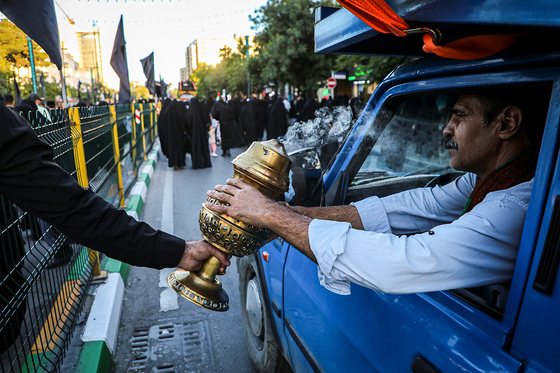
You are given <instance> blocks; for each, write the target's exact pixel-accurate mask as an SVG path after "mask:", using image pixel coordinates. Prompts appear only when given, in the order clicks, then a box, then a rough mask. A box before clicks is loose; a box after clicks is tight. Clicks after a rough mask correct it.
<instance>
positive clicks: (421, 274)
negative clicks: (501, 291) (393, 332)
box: [309, 176, 532, 294]
mask: <svg viewBox="0 0 560 373" xmlns="http://www.w3.org/2000/svg"><path fill="white" fill-rule="evenodd" d="M466 178H467V179H469V178H470V176H466ZM461 179H462V178H461ZM464 181H466V180H462V181H461V180H457V181H456V182H457V183H461V182H464ZM467 181H468V180H467ZM531 187H532V181H530V182H526V183H522V184H519V185H517V186H515V187H513V188H510V189H507V190H502V191H498V192H493V193H489V194H488V195H487V196H486V198H485V199H484V201H482V202H481V203H479V204H478V205H477V206H475V207H474V208H473V210H472V211H471V212H469V213H467V214H464V215H463V216H461V217H460V218H458V219H457V215H455V219H456V220H455V219H453V218H452V216H453V214H444V216H443V218H440V217H438V216H436V215H434V216H432V215H431V214H432V213H434V212H435V211H437V210H438V209H440V208H442V207H443V206H440V205H439V204H438V203H437V201H436V200H438V198H439V200H440V201H444V200H447V198H440V197H441V195H440V193H444V194H445V193H455V192H456V191H452V189H453V188H445V187H443V188H440V189H441V190H439V191H438V190H436V189H437V188H434V189H433V190H431V191H430V192H424V191H420V192H419V194H418V196H419V197H420V198H421V201H423V202H422V204H427V205H428V206H431V207H432V209H431V210H430V209H428V210H429V211H426V217H424V218H423V217H422V214H421V213H420V211H421V210H422V209H421V208H419V207H418V206H419V205H420V202H418V201H417V200H415V199H413V198H412V199H410V201H412V202H415V203H416V205H413V206H401V207H399V208H396V207H395V208H393V207H390V209H389V212H388V213H385V214H384V215H383V214H382V212H383V208H384V207H385V208H386V206H393V205H395V206H396V203H397V201H396V199H395V201H391V202H390V203H385V201H386V199H382V200H380V199H375V198H374V199H372V200H371V201H369V202H368V203H371V205H372V206H373V208H374V209H375V210H374V211H376V213H378V214H380V215H377V217H378V218H379V220H380V221H381V223H377V224H376V223H371V224H370V223H369V222H368V224H367V226H368V229H369V228H376V229H375V230H376V231H377V232H372V231H361V230H356V229H352V228H351V227H350V224H348V223H341V222H332V221H323V220H313V221H312V222H311V224H310V226H309V241H310V244H311V250H312V251H313V253H314V254H315V257H316V258H317V261H318V265H319V267H318V268H319V280H320V282H321V284H323V286H325V287H326V288H327V289H329V290H332V291H334V292H336V293H339V294H349V293H350V283H351V282H354V283H357V284H360V285H363V286H366V287H369V288H373V289H375V290H379V291H383V292H387V293H417V292H427V291H436V290H447V289H458V288H464V287H472V286H483V285H488V284H495V283H500V282H504V281H507V280H509V279H510V278H511V275H512V273H513V269H514V266H515V259H516V257H517V249H518V246H519V242H520V240H521V234H522V231H523V224H524V222H525V216H526V214H527V208H528V204H529V197H530V194H531ZM461 188H462V186H461V185H458V186H457V188H456V189H457V190H459V191H461ZM463 192H464V190H463ZM463 192H461V194H462V193H463ZM415 193H416V191H415V192H414V193H412V194H409V196H410V195H415ZM426 193H432V194H433V197H434V201H436V202H433V203H431V202H430V200H431V199H430V198H428V197H427V194H426ZM469 193H470V192H469ZM407 194H408V193H407ZM442 195H443V194H442ZM410 201H409V202H410ZM358 205H361V203H360V204H358ZM459 205H460V204H457V206H454V207H451V209H453V210H454V211H455V212H456V211H459V210H460V211H462V208H463V206H459ZM364 206H365V205H364ZM364 206H361V207H360V208H359V211H360V214H361V213H362V211H361V209H362V207H364ZM395 209H396V210H399V211H402V214H403V215H404V212H406V211H408V212H411V215H413V216H416V215H417V217H418V218H417V219H415V218H411V219H410V220H408V221H407V219H404V220H403V221H404V222H400V223H398V224H397V226H399V228H397V229H396V228H395V227H394V226H392V223H393V222H394V221H397V220H399V219H398V218H397V217H396V216H398V215H400V214H401V213H398V214H396V215H395V214H394V213H395ZM460 211H459V214H460ZM360 216H361V217H362V215H360ZM389 216H391V217H389ZM362 219H363V217H362ZM449 219H451V220H452V222H451V223H448V222H447V220H449ZM363 220H365V219H363ZM374 220H375V219H374ZM434 221H436V222H437V221H442V222H443V223H442V224H439V225H437V226H432V227H430V228H429V229H430V231H429V232H425V233H420V234H416V235H412V236H406V235H402V236H397V235H395V234H391V233H387V232H388V231H390V230H391V229H392V230H393V231H395V230H398V231H400V230H408V229H411V228H412V226H420V227H428V226H429V225H430V224H429V223H427V222H434ZM389 222H390V223H391V225H389V224H388V223H389ZM405 223H406V224H405ZM408 223H411V224H408ZM364 224H365V223H364ZM378 232H380V233H378Z"/></svg>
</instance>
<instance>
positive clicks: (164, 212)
mask: <svg viewBox="0 0 560 373" xmlns="http://www.w3.org/2000/svg"><path fill="white" fill-rule="evenodd" d="M161 230H162V231H164V232H167V233H169V234H173V171H172V170H171V171H170V170H167V171H165V181H164V184H163V200H162V202H161Z"/></svg>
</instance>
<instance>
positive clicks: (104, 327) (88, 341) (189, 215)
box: [62, 148, 256, 373]
mask: <svg viewBox="0 0 560 373" xmlns="http://www.w3.org/2000/svg"><path fill="white" fill-rule="evenodd" d="M154 150H156V149H154ZM244 150H245V149H244V148H238V149H233V150H232V153H233V154H232V157H217V158H212V163H213V167H212V168H209V169H202V170H193V169H190V168H189V167H188V166H190V163H189V162H190V159H189V156H187V168H186V169H184V170H179V171H173V169H171V168H168V167H167V160H166V159H165V157H161V158H159V157H158V154H157V153H156V154H152V153H150V159H149V160H148V161H147V162H146V165H145V166H143V167H142V177H141V178H139V180H138V183H137V184H135V185H134V187H133V192H132V195H131V196H130V197H129V199H128V201H127V202H128V203H127V205H128V208H127V210H128V213H129V214H130V215H133V216H135V217H136V216H140V217H141V220H142V221H145V222H146V223H148V224H150V225H151V226H153V227H154V228H156V229H158V228H159V229H161V230H163V231H165V232H168V233H171V234H175V235H176V236H179V237H181V238H183V239H185V240H187V241H190V240H198V239H200V238H201V236H200V230H199V227H198V213H199V211H200V206H201V204H202V202H203V201H204V199H205V195H206V191H207V190H208V189H211V188H213V186H214V185H216V184H219V183H224V182H225V180H226V179H227V178H229V177H231V176H232V175H233V167H232V164H231V160H232V159H233V158H234V157H235V156H236V155H238V154H239V153H241V152H242V151H244ZM102 269H105V270H108V271H109V272H110V273H109V278H108V280H107V282H106V283H104V284H103V285H99V286H98V287H97V289H93V290H95V294H94V295H92V296H91V297H92V298H94V300H93V304H91V308H88V305H86V309H90V310H91V311H90V314H89V315H88V317H87V322H85V325H84V326H83V327H81V328H78V329H77V330H76V332H75V333H76V335H75V338H74V339H80V334H81V333H82V331H83V337H82V338H81V340H79V341H78V342H77V344H78V346H76V347H74V348H73V347H71V349H74V350H76V351H79V356H77V357H73V358H70V357H69V359H68V361H65V364H63V366H68V368H67V369H63V370H62V372H63V373H70V372H72V373H73V372H80V373H82V372H86V373H89V372H96V373H105V372H116V373H121V372H131V371H134V372H138V373H141V372H145V373H148V372H153V371H157V372H159V371H160V369H163V367H167V368H166V369H170V370H169V371H176V372H205V373H218V372H219V373H221V372H224V371H229V372H243V373H256V370H255V369H254V367H253V365H252V363H251V360H250V358H249V356H248V352H247V349H246V347H245V340H244V335H243V329H242V323H241V318H240V312H239V310H240V307H241V306H240V304H239V291H238V277H237V271H236V266H235V260H233V263H232V266H231V267H230V268H229V269H228V273H227V275H225V276H222V277H221V278H220V280H221V281H222V283H223V286H224V289H225V290H226V292H227V293H228V294H229V297H230V310H229V311H228V312H223V313H222V312H214V311H209V310H206V309H203V308H201V307H198V306H196V305H194V304H192V303H190V302H188V301H187V300H185V299H183V298H181V297H179V296H178V295H177V294H176V293H175V292H174V291H173V290H172V289H171V288H170V287H169V286H168V285H167V283H166V278H167V275H168V274H169V273H170V272H171V271H173V269H164V270H161V271H157V270H155V269H150V268H141V267H134V266H128V265H127V264H124V263H121V262H118V261H115V260H112V259H107V260H106V261H104V262H103V267H102ZM90 303H91V301H90ZM170 331H173V332H172V333H170ZM164 332H165V335H164V336H165V337H166V338H164V339H162V338H159V337H160V336H162V335H163V334H161V333H164ZM195 337H196V338H195ZM80 343H83V345H79V344H80ZM76 351H74V352H73V353H74V354H78V352H76ZM71 361H72V362H73V363H71ZM232 363H234V364H233V365H232ZM70 365H71V366H72V367H71V368H70ZM72 369H73V370H72ZM163 371H167V370H163Z"/></svg>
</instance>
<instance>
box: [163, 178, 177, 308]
mask: <svg viewBox="0 0 560 373" xmlns="http://www.w3.org/2000/svg"><path fill="white" fill-rule="evenodd" d="M161 230H162V231H164V232H167V233H169V234H173V170H166V171H165V181H164V184H163V200H162V202H161ZM171 272H173V269H172V268H166V269H162V270H161V271H159V287H162V288H166V289H165V290H163V291H162V292H161V294H160V295H159V310H160V312H167V311H171V310H176V309H178V308H179V302H178V298H177V293H176V292H175V290H173V289H171V288H170V287H169V285H167V276H168V275H169V274H170V273H171Z"/></svg>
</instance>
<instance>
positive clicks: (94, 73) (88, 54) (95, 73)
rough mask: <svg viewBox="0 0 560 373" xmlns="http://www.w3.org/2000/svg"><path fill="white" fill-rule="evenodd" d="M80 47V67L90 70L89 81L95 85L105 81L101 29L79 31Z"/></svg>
mask: <svg viewBox="0 0 560 373" xmlns="http://www.w3.org/2000/svg"><path fill="white" fill-rule="evenodd" d="M76 35H77V37H78V47H79V49H80V61H81V63H80V68H81V69H82V70H86V71H89V72H90V76H89V81H83V83H86V82H88V83H91V84H92V85H93V86H95V85H97V84H99V83H103V64H102V61H101V42H100V38H99V29H97V30H96V31H92V32H77V33H76Z"/></svg>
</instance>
